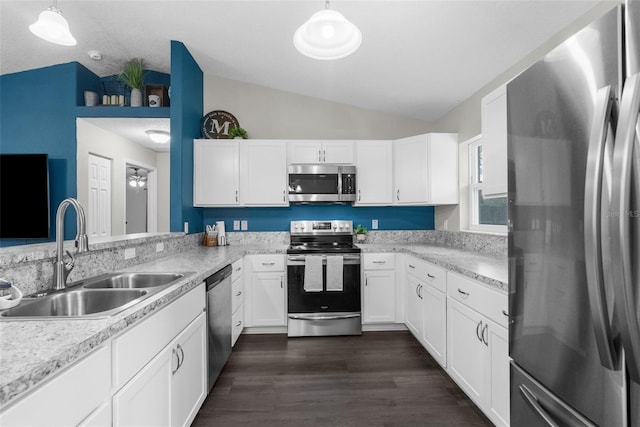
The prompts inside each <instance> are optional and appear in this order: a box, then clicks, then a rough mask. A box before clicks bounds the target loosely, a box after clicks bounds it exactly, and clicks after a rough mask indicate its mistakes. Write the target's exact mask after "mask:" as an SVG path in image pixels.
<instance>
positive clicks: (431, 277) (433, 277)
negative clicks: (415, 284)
mask: <svg viewBox="0 0 640 427" xmlns="http://www.w3.org/2000/svg"><path fill="white" fill-rule="evenodd" d="M427 277H428V278H429V279H435V278H436V276H434V275H433V274H429V273H427Z"/></svg>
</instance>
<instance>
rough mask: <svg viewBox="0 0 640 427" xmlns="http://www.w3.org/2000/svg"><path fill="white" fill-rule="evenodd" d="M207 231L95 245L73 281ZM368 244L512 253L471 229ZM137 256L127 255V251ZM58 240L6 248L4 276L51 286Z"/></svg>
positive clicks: (237, 236)
mask: <svg viewBox="0 0 640 427" xmlns="http://www.w3.org/2000/svg"><path fill="white" fill-rule="evenodd" d="M226 236H227V241H228V242H229V244H230V245H287V244H288V243H289V233H288V232H227V233H226ZM202 237H203V233H196V234H189V235H186V236H185V235H184V234H183V233H162V234H158V235H153V236H145V237H133V238H128V239H124V240H115V241H111V242H109V241H105V242H104V243H90V245H89V248H90V250H89V252H86V253H83V254H78V255H75V258H76V263H75V268H74V269H73V270H72V271H71V274H70V275H69V282H73V281H77V280H81V279H84V278H87V277H93V276H97V275H99V274H103V273H107V272H111V271H117V270H120V269H123V268H128V267H132V266H134V265H136V264H140V263H143V262H148V261H152V260H154V259H157V258H161V257H165V256H168V255H171V254H174V253H178V252H183V251H185V250H189V249H190V248H193V247H195V246H199V245H201V244H202ZM367 243H377V244H379V243H403V244H406V243H410V244H411V243H423V244H430V245H438V246H447V247H453V248H457V249H462V250H468V251H474V252H481V253H483V254H485V255H490V256H497V257H502V256H504V257H506V256H507V237H506V236H498V235H488V234H479V233H468V232H451V231H438V230H408V231H370V232H369V234H368V235H367V240H366V242H365V243H364V244H367ZM72 244H73V242H72V241H69V242H65V249H69V250H70V251H71V252H73V245H72ZM131 249H134V250H135V255H134V256H133V257H131V258H128V259H125V250H128V251H129V252H131ZM55 254H56V245H55V243H45V244H39V245H26V246H13V247H9V248H0V277H2V278H4V279H7V280H9V281H11V282H12V283H14V284H15V285H16V286H18V287H19V288H20V289H21V290H22V292H23V293H24V294H30V293H33V292H36V291H39V290H43V289H47V288H48V287H50V286H51V281H52V278H53V261H54V259H55Z"/></svg>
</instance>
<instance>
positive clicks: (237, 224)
mask: <svg viewBox="0 0 640 427" xmlns="http://www.w3.org/2000/svg"><path fill="white" fill-rule="evenodd" d="M238 230H240V220H237V219H234V220H233V231H238Z"/></svg>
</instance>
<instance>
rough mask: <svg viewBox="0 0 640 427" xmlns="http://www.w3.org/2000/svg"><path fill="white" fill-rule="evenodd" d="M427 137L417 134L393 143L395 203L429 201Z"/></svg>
mask: <svg viewBox="0 0 640 427" xmlns="http://www.w3.org/2000/svg"><path fill="white" fill-rule="evenodd" d="M426 138H427V136H425V135H417V136H411V137H408V138H403V139H400V140H397V141H394V143H393V173H394V180H395V194H394V195H393V197H394V203H398V204H404V203H424V202H426V201H427V166H426V164H427V142H426Z"/></svg>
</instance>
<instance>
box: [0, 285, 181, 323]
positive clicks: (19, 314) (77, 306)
mask: <svg viewBox="0 0 640 427" xmlns="http://www.w3.org/2000/svg"><path fill="white" fill-rule="evenodd" d="M184 276H185V274H182V273H108V274H102V275H100V276H96V277H92V278H89V279H85V280H82V281H79V282H74V283H70V284H69V285H67V288H65V289H63V290H60V291H54V292H51V293H48V292H41V293H37V294H32V295H27V296H26V297H24V298H23V299H22V302H21V303H20V304H19V305H17V306H16V307H13V308H10V309H8V310H4V311H0V320H27V319H44V318H49V319H63V318H69V319H71V318H78V319H87V318H103V317H109V316H113V315H114V314H117V313H119V312H121V311H123V310H125V309H127V308H129V307H131V306H133V305H135V304H137V303H138V302H140V301H142V300H144V299H146V298H148V297H150V296H151V295H154V294H156V293H158V292H160V291H162V290H163V289H165V288H167V287H169V286H171V285H172V284H174V283H175V282H177V281H178V280H180V279H182V278H183V277H184Z"/></svg>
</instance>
